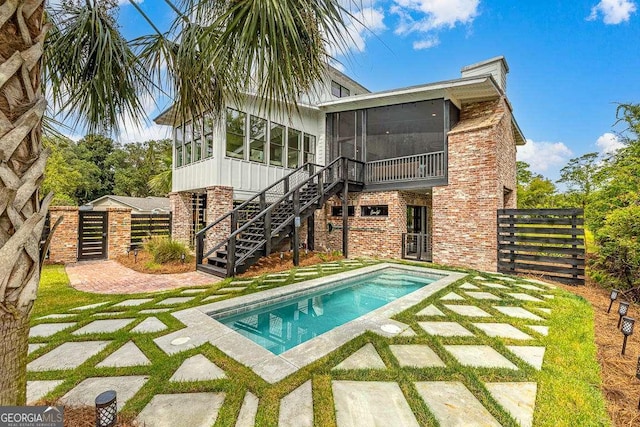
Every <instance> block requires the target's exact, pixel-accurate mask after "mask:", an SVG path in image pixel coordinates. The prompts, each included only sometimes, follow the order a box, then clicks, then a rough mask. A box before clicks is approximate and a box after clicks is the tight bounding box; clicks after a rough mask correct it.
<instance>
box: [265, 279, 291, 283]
mask: <svg viewBox="0 0 640 427" xmlns="http://www.w3.org/2000/svg"><path fill="white" fill-rule="evenodd" d="M287 280H288V279H265V280H263V281H262V283H284V282H286V281H287Z"/></svg>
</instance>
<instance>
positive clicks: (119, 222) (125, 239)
mask: <svg viewBox="0 0 640 427" xmlns="http://www.w3.org/2000/svg"><path fill="white" fill-rule="evenodd" d="M130 246H131V209H130V208H116V207H112V208H107V254H108V257H109V259H115V258H117V257H118V256H120V255H126V254H127V249H129V247H130Z"/></svg>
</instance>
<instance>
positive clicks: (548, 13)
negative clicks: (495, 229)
mask: <svg viewBox="0 0 640 427" xmlns="http://www.w3.org/2000/svg"><path fill="white" fill-rule="evenodd" d="M120 1H121V3H122V4H123V5H122V7H121V10H120V15H119V21H120V23H121V25H122V29H123V32H124V33H125V34H126V35H127V36H128V37H132V36H134V35H139V34H142V33H145V32H147V31H149V29H148V28H147V27H146V25H145V24H144V22H143V21H142V20H141V18H140V17H139V15H138V14H137V12H136V11H135V10H134V9H133V8H132V7H131V6H128V5H126V0H120ZM357 1H358V3H362V5H363V7H364V8H363V10H361V11H360V12H359V16H360V20H361V21H362V22H364V23H366V24H367V27H368V29H363V28H362V27H361V26H360V25H358V24H357V23H353V24H352V25H351V27H350V34H351V36H352V37H350V39H351V40H352V42H351V43H349V46H348V48H349V55H348V57H340V59H341V65H340V67H341V68H342V69H343V71H344V72H345V73H347V74H348V75H350V76H351V77H353V78H354V79H355V80H357V81H359V82H360V83H362V84H363V85H364V86H365V87H367V88H368V89H370V90H372V91H378V90H386V89H393V88H398V87H403V86H410V85H415V84H421V83H428V82H433V81H438V80H447V79H451V78H457V77H459V75H460V69H461V68H462V67H463V66H465V65H469V64H472V63H474V62H478V61H481V60H484V59H488V58H491V57H493V56H497V55H504V56H505V57H506V59H507V62H508V64H509V67H510V73H509V75H508V89H507V93H508V96H509V99H510V100H511V103H512V105H513V108H514V114H515V116H516V119H517V120H518V123H519V124H520V127H521V128H522V130H523V132H524V134H525V136H526V137H527V139H528V143H527V145H526V146H525V147H524V148H520V150H519V153H518V158H519V159H520V160H524V161H527V162H528V163H530V164H531V166H532V170H534V171H536V172H539V173H542V174H543V175H545V176H548V177H550V178H551V179H554V180H555V179H557V178H558V171H559V169H560V168H561V167H562V166H564V165H565V164H566V162H567V160H569V159H570V158H572V157H577V156H580V155H582V154H584V153H588V152H593V151H597V152H606V151H611V150H613V149H615V148H616V147H618V146H619V142H618V140H617V137H616V135H615V132H619V131H622V130H623V128H622V127H621V126H617V127H614V126H613V125H614V122H615V111H616V103H618V102H621V103H638V102H640V79H639V77H638V76H639V74H640V40H639V35H640V16H639V15H640V11H638V4H637V3H636V1H635V0H569V1H562V0H556V1H550V0H543V1H513V0H357ZM163 4H164V2H163V1H162V0H144V2H142V3H141V6H142V7H143V8H144V9H145V10H146V11H148V13H149V14H150V16H151V17H153V19H154V20H155V21H157V22H160V23H167V22H168V21H169V19H170V12H169V11H168V10H167V9H166V7H163ZM160 104H161V105H160V108H162V107H164V106H165V105H166V100H165V101H160ZM150 109H153V107H150ZM154 114H155V111H154V112H153V113H152V114H150V116H151V117H153V116H154ZM162 134H163V131H162V130H159V129H157V128H155V127H154V126H148V127H146V128H144V129H140V130H138V131H133V132H130V134H129V135H125V136H123V140H124V141H126V140H132V139H138V140H139V139H144V138H146V137H156V136H158V135H162Z"/></svg>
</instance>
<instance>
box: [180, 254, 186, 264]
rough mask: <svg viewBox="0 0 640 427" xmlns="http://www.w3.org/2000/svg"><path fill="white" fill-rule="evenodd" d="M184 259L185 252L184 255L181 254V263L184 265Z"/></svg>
mask: <svg viewBox="0 0 640 427" xmlns="http://www.w3.org/2000/svg"><path fill="white" fill-rule="evenodd" d="M184 258H185V256H184V252H183V253H181V254H180V261H182V263H183V264H184Z"/></svg>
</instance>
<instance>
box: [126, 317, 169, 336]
mask: <svg viewBox="0 0 640 427" xmlns="http://www.w3.org/2000/svg"><path fill="white" fill-rule="evenodd" d="M165 329H167V325H165V324H164V323H162V322H161V321H160V320H158V318H156V317H147V318H146V319H144V320H143V321H142V322H140V323H138V324H137V325H136V327H135V328H133V329H131V332H132V333H134V334H150V333H153V332H160V331H164V330H165Z"/></svg>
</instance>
